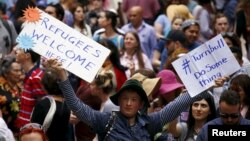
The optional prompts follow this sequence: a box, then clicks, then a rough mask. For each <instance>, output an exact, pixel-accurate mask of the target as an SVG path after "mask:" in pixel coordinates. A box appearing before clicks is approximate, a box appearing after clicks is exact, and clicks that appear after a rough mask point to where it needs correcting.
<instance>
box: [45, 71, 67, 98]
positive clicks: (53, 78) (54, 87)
mask: <svg viewBox="0 0 250 141" xmlns="http://www.w3.org/2000/svg"><path fill="white" fill-rule="evenodd" d="M58 77H59V76H58V74H57V72H56V71H55V70H54V69H52V68H46V69H45V70H44V75H43V77H42V80H41V83H42V85H43V87H44V89H45V90H46V91H47V92H48V94H50V95H52V94H53V95H62V91H61V89H60V88H59V86H58V80H59V78H58Z"/></svg>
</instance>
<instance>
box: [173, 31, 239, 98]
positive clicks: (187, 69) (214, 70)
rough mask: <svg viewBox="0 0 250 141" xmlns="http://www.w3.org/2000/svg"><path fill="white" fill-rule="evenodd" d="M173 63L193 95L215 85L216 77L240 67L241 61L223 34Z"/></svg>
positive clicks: (228, 73) (230, 72)
mask: <svg viewBox="0 0 250 141" xmlns="http://www.w3.org/2000/svg"><path fill="white" fill-rule="evenodd" d="M172 64H173V66H174V68H175V70H176V72H177V73H178V75H179V76H180V78H181V80H182V82H183V83H184V85H185V86H186V88H187V90H188V92H189V94H190V95H191V96H192V97H193V96H195V95H197V94H199V93H201V92H203V91H204V90H206V89H208V88H210V87H211V86H213V85H215V82H214V81H215V80H216V79H218V78H221V77H223V76H226V75H230V74H232V73H234V72H236V71H237V70H239V69H240V65H239V63H238V62H237V60H236V59H235V57H234V55H233V54H232V52H231V50H230V49H229V47H228V46H227V45H226V43H225V41H224V39H223V38H222V36H221V35H218V36H216V37H214V38H213V39H211V40H209V41H208V42H206V43H204V44H202V45H201V46H199V47H198V48H196V49H195V50H192V51H191V52H189V53H188V54H186V55H185V56H182V57H181V58H179V59H178V60H176V61H174V62H173V63H172ZM231 66H234V67H231Z"/></svg>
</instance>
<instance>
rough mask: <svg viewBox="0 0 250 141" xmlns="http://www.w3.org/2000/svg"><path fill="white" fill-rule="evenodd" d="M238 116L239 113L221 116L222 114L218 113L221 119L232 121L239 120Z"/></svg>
mask: <svg viewBox="0 0 250 141" xmlns="http://www.w3.org/2000/svg"><path fill="white" fill-rule="evenodd" d="M239 116H240V114H239V113H236V114H223V113H220V117H222V118H225V119H227V118H232V119H236V118H239Z"/></svg>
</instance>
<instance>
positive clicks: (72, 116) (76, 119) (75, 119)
mask: <svg viewBox="0 0 250 141" xmlns="http://www.w3.org/2000/svg"><path fill="white" fill-rule="evenodd" d="M69 122H70V123H71V124H77V123H78V122H79V119H78V118H77V117H76V116H75V115H74V114H73V113H71V114H70V117H69Z"/></svg>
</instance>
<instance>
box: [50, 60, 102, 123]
mask: <svg viewBox="0 0 250 141" xmlns="http://www.w3.org/2000/svg"><path fill="white" fill-rule="evenodd" d="M47 66H48V67H51V68H54V69H55V70H56V71H57V73H58V75H59V76H60V77H59V78H60V82H59V86H60V89H61V90H62V92H63V95H64V98H65V100H66V103H67V105H68V106H69V108H70V109H71V110H72V111H73V113H75V115H76V116H77V117H78V118H79V120H81V121H83V122H85V123H86V124H88V125H90V126H91V127H94V124H95V123H94V121H96V118H100V117H101V113H100V112H99V111H95V110H93V109H92V108H90V107H89V106H88V105H86V104H84V103H83V102H82V101H81V100H80V99H79V98H78V97H76V94H75V92H74V90H73V88H72V86H71V84H70V82H69V80H68V76H67V71H66V70H65V69H63V68H62V64H61V63H60V62H58V61H57V60H56V59H49V60H47Z"/></svg>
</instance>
